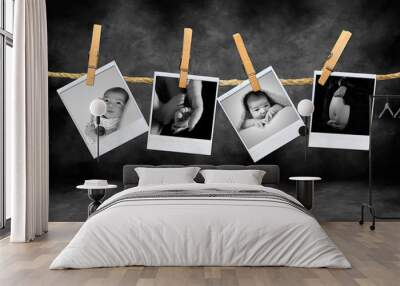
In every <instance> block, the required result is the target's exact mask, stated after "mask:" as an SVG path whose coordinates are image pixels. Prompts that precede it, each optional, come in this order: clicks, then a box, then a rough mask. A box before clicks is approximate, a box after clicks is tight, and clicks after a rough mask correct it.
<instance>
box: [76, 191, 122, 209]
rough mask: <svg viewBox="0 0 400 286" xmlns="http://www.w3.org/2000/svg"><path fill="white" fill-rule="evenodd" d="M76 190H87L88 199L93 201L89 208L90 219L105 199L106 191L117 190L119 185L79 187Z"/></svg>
mask: <svg viewBox="0 0 400 286" xmlns="http://www.w3.org/2000/svg"><path fill="white" fill-rule="evenodd" d="M76 188H77V189H81V190H87V192H88V197H89V199H90V200H91V201H92V202H91V203H90V204H89V206H88V217H89V216H90V215H91V214H92V213H94V212H95V211H96V210H97V208H98V207H99V206H100V205H101V200H102V199H103V198H104V196H105V194H106V191H107V190H109V189H115V188H117V185H106V186H89V185H79V186H76Z"/></svg>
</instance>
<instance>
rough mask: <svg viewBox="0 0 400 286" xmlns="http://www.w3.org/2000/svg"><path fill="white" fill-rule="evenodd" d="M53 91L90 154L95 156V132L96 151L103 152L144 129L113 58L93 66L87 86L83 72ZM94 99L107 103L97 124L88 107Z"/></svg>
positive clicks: (141, 116) (145, 128) (144, 126)
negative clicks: (92, 81) (103, 63)
mask: <svg viewBox="0 0 400 286" xmlns="http://www.w3.org/2000/svg"><path fill="white" fill-rule="evenodd" d="M57 92H58V94H59V95H60V97H61V100H62V101H63V103H64V105H65V107H66V108H67V110H68V112H69V114H70V116H71V118H72V120H73V121H74V123H75V125H76V127H77V128H78V130H79V133H80V134H81V136H82V138H83V140H84V141H85V143H86V146H87V147H88V149H89V151H90V154H91V155H92V156H93V158H96V157H97V133H99V155H103V154H105V153H107V152H108V151H110V150H112V149H114V148H116V147H118V146H120V145H122V144H124V143H126V142H127V141H129V140H131V139H133V138H135V137H137V136H139V135H141V134H143V133H145V132H147V130H148V125H147V122H146V120H145V119H144V117H143V114H142V112H141V111H140V109H139V107H138V105H137V103H136V101H135V99H134V98H133V96H132V93H131V91H130V90H129V87H128V85H127V84H126V82H125V80H124V78H123V76H122V74H121V72H120V70H119V69H118V66H117V64H116V63H115V62H114V61H113V62H111V63H109V64H107V65H105V66H103V67H101V68H98V69H97V70H96V76H95V82H94V85H93V86H87V85H86V76H83V77H81V78H79V79H77V80H75V81H73V82H71V83H70V84H68V85H66V86H64V87H62V88H60V89H58V90H57ZM94 99H102V100H104V102H105V103H106V107H107V110H106V113H105V114H104V115H103V116H101V117H100V124H99V126H97V123H96V119H95V118H94V116H93V115H91V113H90V110H89V106H90V103H91V102H92V100H94Z"/></svg>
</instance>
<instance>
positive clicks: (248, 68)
mask: <svg viewBox="0 0 400 286" xmlns="http://www.w3.org/2000/svg"><path fill="white" fill-rule="evenodd" d="M233 40H234V41H235V44H236V48H237V50H238V52H239V56H240V58H241V60H242V64H243V67H244V70H245V72H246V74H247V77H248V78H249V81H250V84H251V88H252V89H253V91H259V90H260V89H261V87H260V83H259V82H258V79H257V77H256V71H255V70H254V67H253V64H252V63H251V60H250V57H249V54H248V53H247V50H246V47H245V46H244V42H243V39H242V36H240V34H239V33H237V34H234V35H233Z"/></svg>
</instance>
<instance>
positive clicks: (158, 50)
mask: <svg viewBox="0 0 400 286" xmlns="http://www.w3.org/2000/svg"><path fill="white" fill-rule="evenodd" d="M394 3H395V1H393V2H389V1H317V0H315V1H314V0H302V1H285V0H281V1H265V0H263V1H249V0H245V1H227V0H222V1H221V0H213V1H175V0H169V1H165V0H163V1H154V0H138V1H129V0H113V1H89V0H86V1H83V0H82V1H72V2H71V1H69V2H68V1H67V2H66V1H47V11H48V15H47V16H48V40H49V70H51V71H66V72H85V70H86V68H87V58H88V50H89V46H90V40H91V30H92V25H93V24H94V23H99V24H102V25H103V32H102V41H101V55H100V65H103V64H106V63H108V62H110V61H111V60H116V62H117V64H118V66H119V68H120V69H121V71H122V73H123V74H125V75H137V76H153V71H166V72H177V71H178V65H179V59H180V52H181V44H182V35H183V28H184V27H192V28H193V32H194V34H193V41H192V54H191V62H190V72H191V73H192V74H196V75H208V76H218V77H220V78H222V79H229V78H244V74H243V70H242V67H241V63H240V59H239V57H238V55H237V52H236V48H235V46H234V43H233V40H232V34H234V33H236V32H240V33H241V34H242V36H243V38H244V40H245V43H246V46H247V49H248V51H249V53H250V56H251V58H252V59H253V62H254V65H255V68H256V69H257V70H258V71H260V70H261V69H263V68H265V67H267V66H269V65H272V66H273V67H274V68H275V70H276V72H277V73H278V76H280V77H281V78H298V77H310V76H312V73H313V70H314V69H319V68H320V67H321V65H322V63H323V62H324V60H325V58H326V56H327V53H328V52H329V50H330V49H331V47H332V46H333V44H334V42H335V41H336V39H337V37H338V35H339V33H340V31H341V30H342V29H346V30H349V31H351V32H353V36H352V39H351V40H350V43H349V45H348V46H347V48H346V50H345V52H344V54H343V56H342V58H341V60H340V62H339V64H338V66H337V70H339V71H347V72H361V73H377V74H380V73H390V72H397V71H400V65H399V64H400V52H399V51H400V20H399V17H398V9H397V8H396V6H394ZM69 81H70V80H61V79H49V108H50V110H49V112H50V165H51V174H50V175H51V179H50V180H51V183H56V182H59V181H63V180H69V179H71V180H74V181H77V182H80V181H81V180H83V179H84V178H88V177H99V176H104V177H106V178H110V179H111V178H114V179H120V178H121V174H122V166H123V165H124V164H125V163H134V164H141V163H146V164H147V163H150V164H166V163H182V164H196V163H213V164H225V163H229V164H230V163H238V164H251V163H252V161H251V159H250V157H249V155H248V154H247V151H246V149H245V148H244V146H243V145H242V144H241V142H240V140H239V138H238V137H237V136H236V134H235V131H234V129H233V128H232V127H231V126H230V124H229V122H228V119H227V118H226V116H225V115H224V113H223V112H222V110H221V109H220V108H219V106H218V107H217V115H216V126H215V131H214V132H215V134H214V144H213V151H212V153H213V155H212V156H202V155H188V154H180V153H168V152H159V151H150V150H146V140H147V135H146V134H144V135H142V136H140V137H139V138H136V139H134V140H132V141H130V142H128V143H126V144H124V145H122V146H121V147H119V148H117V149H115V150H113V151H111V152H109V153H107V154H105V155H104V156H102V157H101V163H100V164H97V163H96V161H95V160H93V159H92V158H91V156H90V154H89V152H88V151H87V148H86V146H85V144H84V142H83V140H82V139H81V137H80V135H79V133H78V130H77V129H76V127H75V126H74V124H73V122H72V120H71V118H70V116H69V115H68V113H67V110H66V109H65V107H64V106H63V104H62V102H61V100H60V98H59V96H58V94H57V92H56V89H57V88H59V87H62V86H63V85H65V84H67V83H68V82H69ZM129 86H130V88H131V90H132V93H133V95H134V96H135V98H136V100H137V102H138V104H139V107H140V108H141V109H142V111H143V113H144V115H145V117H146V119H147V120H148V118H149V110H150V101H151V86H149V85H138V84H137V85H132V84H130V85H129ZM227 90H228V88H220V91H219V94H222V93H224V92H225V91H227ZM287 91H288V93H289V95H290V96H291V98H292V100H293V101H294V103H295V104H296V105H297V103H298V101H299V100H301V99H303V98H311V92H312V87H311V86H301V87H287ZM377 93H379V94H386V93H391V94H393V93H399V94H400V80H392V81H386V82H378V84H377ZM383 103H384V102H377V104H376V107H377V110H379V111H380V109H381V108H382V106H383ZM394 107H396V108H398V107H400V102H398V103H397V104H394ZM88 112H89V111H88ZM399 125H400V119H389V118H386V119H383V120H380V121H376V124H375V126H374V139H373V146H374V147H373V148H374V166H375V168H376V170H377V171H378V172H379V173H380V174H381V175H382V176H386V175H388V174H390V173H395V172H396V170H398V169H399V168H398V166H397V162H398V161H400V160H399V159H400V151H398V149H400V148H399V146H400V145H399V143H400V135H399V134H400V133H399V132H398V131H400V128H399ZM303 142H304V141H303V138H298V139H296V140H294V141H292V142H291V143H289V144H287V145H286V146H284V147H282V148H280V149H279V150H277V151H275V152H274V153H272V154H270V155H269V156H267V157H266V158H264V159H262V160H261V161H259V163H260V164H265V163H277V164H279V165H281V167H282V173H283V176H288V175H294V174H301V173H302V168H303ZM311 161H312V164H313V168H314V173H315V174H318V175H321V176H324V177H325V178H327V177H331V178H350V177H359V176H365V175H366V174H367V171H368V164H367V163H368V153H367V152H363V151H346V150H330V149H312V150H311Z"/></svg>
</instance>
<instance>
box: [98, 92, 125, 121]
mask: <svg viewBox="0 0 400 286" xmlns="http://www.w3.org/2000/svg"><path fill="white" fill-rule="evenodd" d="M103 100H104V102H105V103H106V105H107V112H106V114H105V115H104V117H106V118H119V117H121V116H122V113H123V112H124V108H125V104H126V102H125V100H126V98H125V95H124V94H122V93H120V92H109V93H107V94H106V95H104V98H103Z"/></svg>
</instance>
